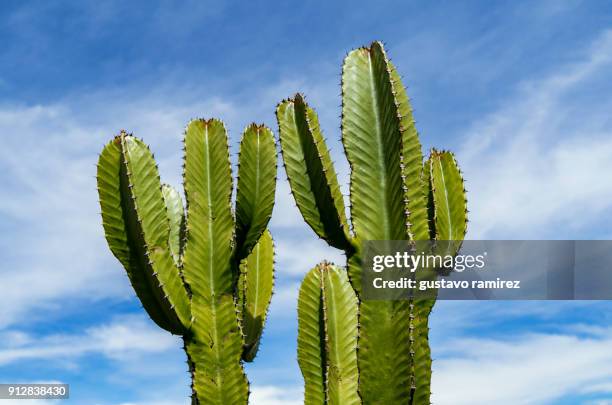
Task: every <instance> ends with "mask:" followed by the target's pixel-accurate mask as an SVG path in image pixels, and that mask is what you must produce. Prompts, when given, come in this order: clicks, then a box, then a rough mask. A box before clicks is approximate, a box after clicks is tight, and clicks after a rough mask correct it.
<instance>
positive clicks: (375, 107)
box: [342, 42, 412, 404]
mask: <svg viewBox="0 0 612 405" xmlns="http://www.w3.org/2000/svg"><path fill="white" fill-rule="evenodd" d="M391 69H392V67H391V65H390V63H389V61H388V59H387V56H386V54H385V52H384V50H383V47H382V44H380V43H378V42H374V43H373V44H372V45H371V46H370V48H360V49H357V50H355V51H352V52H351V53H349V55H348V56H347V57H346V59H345V61H344V66H343V72H342V140H343V143H344V148H345V151H346V154H347V157H348V160H349V163H350V165H351V216H352V224H353V229H354V231H355V234H356V236H357V237H358V238H359V239H360V240H404V239H407V237H408V234H407V232H406V230H407V223H408V218H407V215H406V205H405V194H404V189H403V183H402V165H401V155H400V150H401V146H402V145H401V136H402V131H401V129H402V127H401V124H402V123H401V112H400V107H399V103H398V100H397V98H396V94H395V93H397V91H396V90H395V89H394V87H393V78H392V70H391ZM355 264H356V263H353V265H352V266H351V263H349V267H350V268H351V282H352V283H353V286H355V285H356V284H355V280H360V274H359V273H360V271H359V269H358V268H356V266H355ZM359 320H360V324H361V329H360V340H359V370H360V388H359V389H360V394H361V398H362V400H363V402H364V403H367V404H387V403H401V402H402V401H405V399H406V398H408V397H409V396H410V382H411V379H410V370H411V364H412V358H411V355H410V345H409V344H408V343H407V342H409V339H410V305H409V303H408V302H407V301H395V302H392V301H366V300H364V301H362V302H361V305H360V318H359ZM389 348H393V352H391V351H390V350H389Z"/></svg>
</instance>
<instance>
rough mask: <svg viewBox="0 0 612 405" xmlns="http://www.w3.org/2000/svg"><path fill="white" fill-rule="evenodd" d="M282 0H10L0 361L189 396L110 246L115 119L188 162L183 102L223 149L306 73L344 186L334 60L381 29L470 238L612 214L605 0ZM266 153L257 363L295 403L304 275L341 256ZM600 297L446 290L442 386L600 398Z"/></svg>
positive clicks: (58, 376)
mask: <svg viewBox="0 0 612 405" xmlns="http://www.w3.org/2000/svg"><path fill="white" fill-rule="evenodd" d="M274 3H276V4H274ZM274 3H273V2H263V1H253V2H216V3H213V2H205V1H191V2H182V3H181V5H177V4H176V2H174V3H173V2H169V1H166V2H144V1H142V2H137V1H133V2H120V1H107V2H104V3H103V4H102V2H86V1H80V2H77V1H73V2H48V1H5V2H2V3H1V5H0V44H2V46H0V134H1V136H2V138H1V139H2V147H1V148H0V187H1V188H2V190H3V192H2V199H1V200H0V254H2V257H3V259H4V260H3V261H2V266H1V267H0V285H2V286H3V294H1V295H0V381H2V382H16V381H24V382H25V381H63V382H68V383H70V384H71V389H72V398H71V399H70V400H68V401H67V403H71V404H95V405H120V404H121V405H127V404H131V405H144V404H152V405H179V404H187V395H188V380H187V369H186V365H185V363H184V361H185V359H184V354H183V353H182V350H181V348H180V341H179V340H178V339H177V338H174V337H172V336H170V335H168V334H166V333H165V332H163V331H161V330H159V329H158V328H156V326H155V325H154V324H153V323H152V322H151V321H150V320H149V319H148V318H147V316H146V314H145V313H144V311H143V310H142V308H141V306H140V304H139V302H138V301H137V299H136V298H135V297H134V294H133V292H132V290H131V287H130V286H129V283H128V280H127V277H126V276H125V275H124V272H123V269H122V268H121V267H120V265H119V264H118V262H116V260H115V259H114V258H113V257H112V255H111V254H110V252H109V251H108V249H107V247H106V243H105V241H104V238H103V235H102V228H101V220H100V218H99V213H98V210H99V208H98V204H97V196H96V190H95V178H94V176H95V162H96V159H97V153H98V152H99V151H100V149H101V147H102V145H103V144H104V143H105V142H106V141H107V140H108V139H109V138H110V137H111V136H112V135H113V134H115V133H117V132H118V131H119V130H120V129H122V128H125V129H127V130H129V131H132V132H134V133H135V134H136V135H138V136H140V137H143V138H144V139H145V140H146V141H147V142H148V143H149V144H150V145H151V147H152V149H153V150H154V151H155V154H156V158H157V159H158V161H159V164H160V170H161V174H162V178H163V179H164V180H165V181H168V182H170V183H172V184H174V185H176V186H179V185H180V173H181V171H180V163H181V151H180V140H181V136H182V130H183V127H184V126H185V124H186V123H187V122H188V120H189V119H190V118H193V117H213V116H214V117H219V118H222V119H223V120H225V121H226V123H227V127H228V128H229V131H230V134H231V136H232V142H231V144H232V145H231V146H232V148H233V152H237V142H238V139H239V134H240V133H241V131H242V129H243V128H244V127H245V126H246V125H247V124H248V123H250V122H251V121H257V122H264V123H266V124H267V125H268V126H270V127H272V128H273V129H275V130H276V123H275V120H274V107H275V105H276V103H277V102H278V101H280V100H281V99H283V98H285V97H288V96H290V95H292V94H293V93H294V92H296V91H298V90H300V91H302V92H304V93H305V94H306V95H307V98H308V100H309V102H310V103H311V104H312V105H313V106H314V107H315V108H316V109H317V111H318V112H319V114H320V116H321V123H322V127H323V130H324V131H325V133H326V135H327V138H328V140H329V145H330V147H331V149H332V153H333V155H334V160H335V161H336V164H337V167H338V169H339V170H338V171H339V174H340V177H341V181H342V183H343V187H344V191H345V193H346V192H347V187H346V186H347V180H348V165H347V163H346V161H345V159H344V157H343V155H342V150H341V146H340V143H339V141H338V140H339V129H338V128H339V118H338V116H339V113H340V109H339V105H340V98H339V93H340V88H339V80H340V78H339V74H340V66H341V63H342V58H343V56H344V55H345V54H346V52H347V51H349V50H350V49H352V48H355V47H357V46H360V45H363V44H367V43H369V42H370V41H372V40H374V39H380V40H383V41H385V43H386V45H387V50H388V53H389V54H390V56H391V58H392V59H393V61H394V62H395V64H396V65H397V66H398V69H399V71H400V73H401V74H402V75H403V77H404V81H405V84H407V86H408V90H409V94H410V95H411V97H412V100H413V106H414V109H415V115H416V119H417V124H418V128H419V130H420V132H421V134H422V140H423V143H424V145H425V146H426V147H430V146H438V147H445V148H450V149H452V150H454V151H456V152H457V155H458V159H459V162H460V164H461V166H462V168H463V170H464V172H465V177H466V179H467V188H468V191H469V205H470V210H471V223H470V228H469V234H468V237H469V238H472V239H482V238H490V239H548V238H550V239H563V238H567V239H610V238H611V237H612V232H611V231H610V229H612V182H611V181H610V173H612V159H611V158H610V157H612V115H611V114H610V111H612V73H611V72H612V7H610V5H609V4H607V2H604V1H599V2H598V1H572V0H569V1H565V2H558V1H540V2H515V1H507V2H506V1H499V2H486V1H483V2H476V1H470V2H463V3H461V4H459V2H450V1H448V2H438V3H436V5H435V6H434V5H432V4H430V3H425V2H421V3H417V2H405V1H398V2H388V1H378V2H366V1H363V2H362V1H350V2H348V1H346V2H343V1H337V2H329V1H327V2H325V1H321V2H317V1H303V2H274ZM279 177H280V179H281V180H282V181H280V182H279V186H278V192H277V195H278V202H277V206H276V208H275V214H274V217H273V220H272V225H271V227H272V231H273V233H274V235H275V239H276V242H277V248H278V251H277V263H278V266H277V287H276V293H275V296H274V298H273V303H272V310H271V314H270V316H269V324H268V327H267V329H266V331H265V335H264V340H263V342H262V346H261V351H260V354H259V356H258V358H257V360H256V362H255V363H254V364H253V365H249V366H248V367H247V371H248V374H249V378H250V380H251V382H252V390H253V394H252V396H251V399H252V401H251V402H252V403H254V404H257V405H280V404H283V405H294V404H300V403H301V377H300V374H299V369H298V368H297V364H296V360H295V335H296V320H295V299H296V291H297V286H298V285H299V282H300V280H301V278H302V277H303V275H304V274H305V272H306V271H307V270H308V269H309V268H310V267H312V266H313V265H314V264H315V263H317V262H318V261H320V260H321V259H323V258H328V259H332V260H335V261H338V262H342V260H343V259H342V257H341V255H340V254H339V252H337V251H334V250H333V249H330V248H328V247H327V246H325V245H324V244H323V243H321V242H320V241H318V240H317V239H316V238H315V237H314V236H313V234H312V233H311V232H310V230H309V229H308V228H307V227H306V226H305V225H304V224H303V223H302V220H301V218H300V217H299V213H298V212H297V209H296V208H295V207H294V204H293V201H292V199H291V197H290V195H289V189H288V185H287V183H286V181H285V175H284V173H281V174H280V176H279ZM610 318H612V304H608V303H605V302H599V303H598V302H573V303H568V302H521V303H517V302H514V303H509V302H482V303H479V302H440V303H438V304H437V305H436V308H435V311H434V314H433V315H432V333H431V339H432V347H433V356H434V359H435V360H434V374H433V390H434V397H433V401H434V403H435V404H441V405H444V404H452V405H456V404H492V403H495V404H576V403H581V404H591V405H606V404H612V367H610V364H612V328H610V325H611V324H612V319H610ZM0 403H2V401H1V400H0ZM26 403H27V401H24V404H26ZM30 403H32V404H35V403H36V404H45V402H42V401H38V402H35V401H31V402H30Z"/></svg>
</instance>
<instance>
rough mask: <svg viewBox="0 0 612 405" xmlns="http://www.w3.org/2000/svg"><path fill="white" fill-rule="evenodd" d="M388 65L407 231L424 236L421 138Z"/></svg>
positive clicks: (401, 87)
mask: <svg viewBox="0 0 612 405" xmlns="http://www.w3.org/2000/svg"><path fill="white" fill-rule="evenodd" d="M389 68H390V69H391V82H392V84H393V91H394V93H395V100H396V102H397V106H398V111H399V114H400V117H401V128H400V131H401V133H402V137H401V142H402V149H401V150H402V156H401V159H402V180H403V186H404V193H405V200H406V210H407V214H406V215H407V217H408V222H407V226H408V229H407V231H408V234H409V237H410V239H412V240H428V239H429V226H428V223H427V201H426V195H425V194H424V190H423V183H424V179H423V152H422V150H421V142H420V141H419V134H418V132H417V130H416V126H415V124H414V118H413V116H412V107H411V106H410V100H409V98H408V94H407V93H406V88H405V87H404V85H403V84H402V80H401V78H400V76H399V74H398V73H397V69H396V68H395V66H393V64H392V63H391V62H389Z"/></svg>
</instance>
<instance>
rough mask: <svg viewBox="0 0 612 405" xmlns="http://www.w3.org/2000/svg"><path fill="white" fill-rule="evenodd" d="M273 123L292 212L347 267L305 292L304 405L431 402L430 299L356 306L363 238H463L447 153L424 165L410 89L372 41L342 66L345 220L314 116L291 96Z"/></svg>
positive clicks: (326, 269) (457, 181)
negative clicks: (338, 252)
mask: <svg viewBox="0 0 612 405" xmlns="http://www.w3.org/2000/svg"><path fill="white" fill-rule="evenodd" d="M276 115H277V119H278V124H279V130H280V141H281V150H282V156H283V161H284V164H285V170H286V173H287V177H288V179H289V183H290V186H291V190H292V193H293V196H294V199H295V201H296V203H297V206H298V208H299V210H300V212H301V214H302V216H303V217H304V220H305V221H306V222H307V223H308V225H310V227H311V228H312V229H313V231H314V232H315V233H316V234H317V235H318V236H319V237H320V238H322V239H324V240H325V241H327V243H328V244H329V245H331V246H333V247H335V248H338V249H341V250H343V251H344V252H345V254H346V256H347V262H348V264H347V268H346V269H343V268H339V267H336V266H333V265H330V264H328V263H323V264H321V265H319V266H317V267H316V268H315V269H313V270H312V271H311V272H310V273H308V275H307V276H306V278H305V279H304V281H303V283H302V287H301V290H300V297H299V302H298V316H299V330H298V336H299V338H298V359H299V364H300V368H301V371H302V374H303V376H304V380H305V403H306V404H307V405H309V404H353V403H364V404H384V405H388V404H408V403H410V404H415V405H421V404H429V403H430V380H431V355H430V348H429V341H428V332H429V326H428V318H429V314H430V312H431V310H432V307H433V305H434V302H435V300H434V299H412V300H395V301H374V300H367V299H363V297H362V288H361V275H362V266H361V262H362V259H363V245H364V242H365V241H369V240H411V241H417V240H455V241H456V240H462V239H463V237H464V235H465V232H466V228H467V203H466V198H465V189H464V185H463V179H462V176H461V173H460V171H459V168H458V166H457V162H456V161H455V158H454V156H453V155H452V153H450V152H447V151H437V150H435V149H432V151H431V153H430V155H429V157H428V158H427V160H424V157H423V154H422V150H421V144H420V141H419V136H418V133H417V130H416V128H415V124H414V119H413V116H412V111H411V107H410V103H409V99H408V96H407V93H406V89H405V88H404V86H403V85H402V82H401V79H400V76H399V74H398V72H397V70H396V68H395V67H394V66H393V64H392V63H391V62H390V60H389V59H388V57H387V55H386V53H385V50H384V47H383V45H382V44H381V43H379V42H374V43H372V44H371V46H369V47H364V48H359V49H356V50H353V51H352V52H350V53H349V54H348V55H347V56H346V58H345V60H344V66H343V69H342V143H343V145H344V150H345V153H346V157H347V159H348V162H349V164H350V168H351V176H350V213H351V221H350V223H349V221H348V218H347V217H346V214H345V204H344V198H343V195H342V193H341V191H340V187H339V183H338V179H337V175H336V172H335V169H334V165H333V163H332V161H331V157H330V153H329V150H328V148H327V145H326V144H325V140H324V138H323V135H322V132H321V129H320V127H319V121H318V118H317V114H316V113H315V112H314V110H313V109H312V108H311V107H309V106H308V105H307V104H306V102H305V101H304V98H303V96H302V95H300V94H297V95H295V97H294V98H292V99H288V100H284V101H282V102H281V103H280V104H279V105H278V107H277V110H276ZM349 287H350V288H349Z"/></svg>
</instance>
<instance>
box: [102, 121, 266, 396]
mask: <svg viewBox="0 0 612 405" xmlns="http://www.w3.org/2000/svg"><path fill="white" fill-rule="evenodd" d="M184 150H185V161H184V173H183V178H184V188H185V196H186V202H187V204H186V206H187V210H186V215H185V210H184V208H183V202H182V200H181V197H180V195H179V193H178V192H177V191H176V190H175V189H174V188H172V187H171V186H169V185H166V184H161V183H160V178H159V173H158V169H157V166H156V164H155V160H154V158H153V155H152V153H151V152H150V150H149V148H148V146H146V145H145V144H144V143H143V142H142V141H141V140H140V139H138V138H135V137H134V136H132V135H129V134H127V133H125V132H121V134H120V135H118V136H116V137H115V138H114V139H113V140H112V141H111V142H110V143H109V144H107V145H106V147H105V148H104V150H103V151H102V153H101V154H100V158H99V162H98V173H97V181H98V192H99V196H100V205H101V208H102V220H103V226H104V231H105V234H106V240H107V242H108V245H109V247H110V249H111V251H112V253H113V254H114V255H115V256H116V257H117V259H119V261H120V262H121V264H123V266H124V267H125V269H126V271H127V275H128V277H129V279H130V281H131V283H132V286H133V287H134V290H135V291H136V294H137V296H138V298H139V299H140V301H141V302H142V305H143V307H144V308H145V310H146V311H147V313H148V314H149V316H150V317H151V319H152V320H153V321H154V322H155V323H156V324H157V325H159V326H160V327H161V328H163V329H165V330H167V331H168V332H170V333H172V334H175V335H181V336H182V337H183V341H184V349H185V351H186V354H187V363H188V365H189V371H190V374H191V378H192V386H191V387H192V404H245V403H247V400H248V394H249V388H248V382H247V379H246V376H245V373H244V370H243V366H242V361H252V360H253V359H254V357H255V354H256V353H257V349H258V347H259V341H260V338H261V334H262V330H263V324H264V321H265V317H266V312H267V308H268V305H269V303H270V299H271V296H272V286H273V254H274V253H273V242H272V237H271V235H270V233H269V231H268V230H267V229H266V228H267V225H268V222H269V220H270V217H271V215H272V208H273V205H274V192H275V186H276V160H277V157H276V145H275V141H274V137H273V134H272V132H271V131H270V130H269V129H268V128H266V127H264V126H257V125H254V124H253V125H250V126H249V127H247V128H246V130H245V132H244V134H243V137H242V141H241V143H240V153H239V158H238V160H239V169H238V185H237V192H236V208H235V212H232V209H231V196H232V189H233V186H232V183H233V180H232V174H231V165H230V160H229V149H228V138H227V134H226V130H225V128H224V126H223V123H222V122H221V121H219V120H215V119H211V120H193V121H191V122H190V123H189V125H188V126H187V128H186V131H185V139H184Z"/></svg>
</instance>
